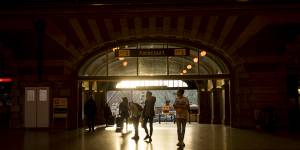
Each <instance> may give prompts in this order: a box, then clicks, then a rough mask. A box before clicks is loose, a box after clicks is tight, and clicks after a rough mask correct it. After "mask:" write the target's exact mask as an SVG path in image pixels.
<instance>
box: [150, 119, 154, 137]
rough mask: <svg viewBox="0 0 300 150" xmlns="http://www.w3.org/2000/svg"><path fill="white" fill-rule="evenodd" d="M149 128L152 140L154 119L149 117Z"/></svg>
mask: <svg viewBox="0 0 300 150" xmlns="http://www.w3.org/2000/svg"><path fill="white" fill-rule="evenodd" d="M149 126H150V139H151V137H152V133H153V117H149Z"/></svg>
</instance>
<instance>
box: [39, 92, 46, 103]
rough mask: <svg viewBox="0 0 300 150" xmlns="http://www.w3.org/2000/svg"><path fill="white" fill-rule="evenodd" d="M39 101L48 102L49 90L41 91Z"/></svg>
mask: <svg viewBox="0 0 300 150" xmlns="http://www.w3.org/2000/svg"><path fill="white" fill-rule="evenodd" d="M39 100H40V101H48V90H39Z"/></svg>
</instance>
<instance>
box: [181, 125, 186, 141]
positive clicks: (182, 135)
mask: <svg viewBox="0 0 300 150" xmlns="http://www.w3.org/2000/svg"><path fill="white" fill-rule="evenodd" d="M186 122H187V120H186V119H182V122H181V125H182V128H181V144H182V145H185V144H184V143H183V140H184V134H185V127H186Z"/></svg>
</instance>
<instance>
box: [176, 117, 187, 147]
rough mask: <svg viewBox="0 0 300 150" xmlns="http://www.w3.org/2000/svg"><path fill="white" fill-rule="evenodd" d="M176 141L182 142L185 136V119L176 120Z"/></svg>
mask: <svg viewBox="0 0 300 150" xmlns="http://www.w3.org/2000/svg"><path fill="white" fill-rule="evenodd" d="M176 123H177V136H178V141H179V142H183V139H184V134H185V126H186V119H183V118H176Z"/></svg>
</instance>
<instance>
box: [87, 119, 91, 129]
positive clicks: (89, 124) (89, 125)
mask: <svg viewBox="0 0 300 150" xmlns="http://www.w3.org/2000/svg"><path fill="white" fill-rule="evenodd" d="M87 122H88V127H89V132H91V130H92V121H91V118H90V117H87Z"/></svg>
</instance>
